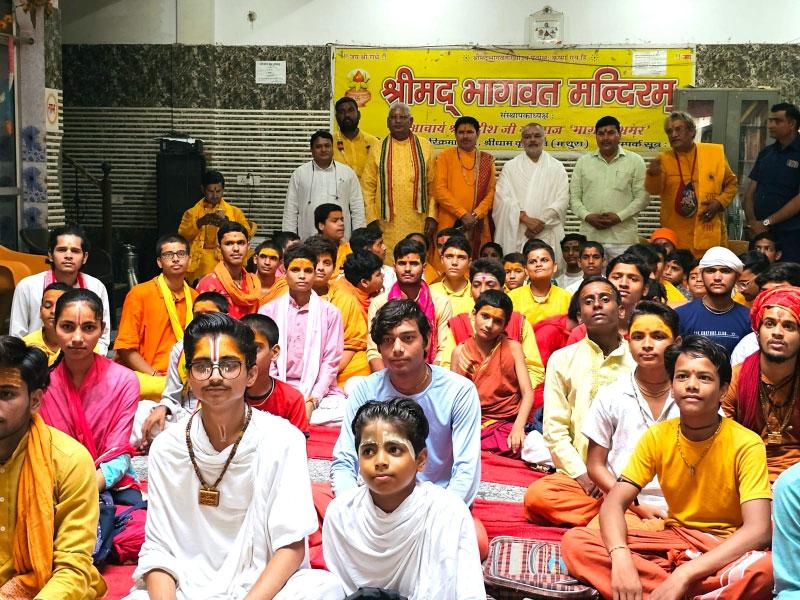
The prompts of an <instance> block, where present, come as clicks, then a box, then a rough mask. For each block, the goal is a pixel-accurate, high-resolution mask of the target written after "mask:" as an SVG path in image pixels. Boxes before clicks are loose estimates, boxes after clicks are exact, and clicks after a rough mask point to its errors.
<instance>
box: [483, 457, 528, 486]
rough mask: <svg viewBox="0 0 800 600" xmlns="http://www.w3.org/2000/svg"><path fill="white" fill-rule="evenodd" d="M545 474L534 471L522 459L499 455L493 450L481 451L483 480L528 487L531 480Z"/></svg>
mask: <svg viewBox="0 0 800 600" xmlns="http://www.w3.org/2000/svg"><path fill="white" fill-rule="evenodd" d="M543 476H544V473H540V472H539V471H534V470H533V469H531V468H530V467H528V466H527V465H526V464H525V463H524V462H522V461H521V460H516V459H514V458H506V457H504V456H498V455H497V454H492V453H491V452H481V481H491V482H492V483H504V484H506V485H518V486H520V487H525V488H526V487H528V486H529V485H530V484H531V482H533V481H536V480H537V479H539V478H540V477H543Z"/></svg>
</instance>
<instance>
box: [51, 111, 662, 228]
mask: <svg viewBox="0 0 800 600" xmlns="http://www.w3.org/2000/svg"><path fill="white" fill-rule="evenodd" d="M329 126H330V113H328V112H327V111H267V110H217V109H175V110H174V111H172V110H171V109H169V108H113V107H99V108H94V107H92V108H88V107H66V108H65V109H64V131H65V135H64V139H63V148H64V151H65V152H67V153H69V155H70V156H72V157H73V158H74V159H75V160H76V161H78V162H79V163H80V164H81V165H83V166H84V167H85V168H86V169H87V170H88V171H89V172H91V173H92V174H94V175H96V176H97V177H98V178H101V177H102V173H101V171H100V164H101V163H102V162H103V161H107V162H108V163H109V164H110V165H111V167H112V172H111V178H112V181H113V186H114V206H113V219H114V225H115V227H124V228H150V229H154V228H155V227H156V153H157V152H158V138H160V137H163V136H165V135H166V134H167V132H169V131H170V130H175V131H180V132H184V133H186V134H188V135H190V136H192V137H196V138H200V139H202V140H203V142H204V148H205V151H206V155H207V158H208V165H209V168H214V169H216V170H219V171H221V172H222V173H223V174H224V175H225V179H226V186H225V192H226V193H225V196H226V198H227V199H228V200H230V201H232V202H233V203H234V204H236V205H237V206H238V207H239V208H241V209H242V210H243V211H244V212H245V214H246V215H247V217H248V218H249V219H251V220H254V221H256V223H258V224H259V230H258V232H259V235H264V234H266V233H268V232H270V231H274V230H276V229H279V228H280V224H281V216H282V213H283V205H284V200H285V197H286V188H287V185H288V183H289V177H290V176H291V174H292V171H294V169H296V168H297V167H298V166H300V165H301V164H303V163H304V162H306V161H308V160H309V159H310V154H309V150H308V139H309V137H310V135H311V133H312V132H314V131H316V130H317V129H326V128H328V127H329ZM48 139H49V138H48ZM50 146H51V145H50V144H49V143H48V163H49V161H50ZM494 155H495V157H496V159H497V168H498V173H499V172H500V171H501V170H502V167H503V165H504V164H505V163H506V162H507V161H508V160H510V159H511V158H513V157H514V156H516V153H514V152H496V153H494ZM553 156H555V157H556V158H558V159H559V160H561V161H562V162H563V163H564V166H565V167H566V169H567V172H568V173H569V174H570V176H571V175H572V170H573V168H574V167H575V161H577V159H578V157H579V156H580V154H579V153H575V152H554V153H553ZM647 159H649V157H647ZM48 170H49V169H48ZM248 173H252V174H253V175H256V176H259V177H261V181H260V183H259V184H258V185H254V186H252V187H251V186H248V185H239V184H237V183H236V177H237V176H238V175H247V174H248ZM62 175H63V177H62V179H63V193H64V197H65V198H66V199H67V200H66V201H65V202H64V205H65V208H66V218H67V219H68V220H76V208H75V206H74V203H73V202H72V197H73V195H74V193H75V179H74V176H73V172H72V169H71V167H70V166H68V165H65V166H64V172H63V174H62ZM54 179H55V178H54ZM49 181H50V179H49V178H48V185H49ZM56 184H57V179H56V181H55V182H54V185H56ZM48 191H49V187H48ZM79 192H80V197H81V206H80V208H79V210H80V221H81V223H82V224H83V225H87V226H93V227H99V226H100V225H101V212H100V210H101V207H100V204H101V202H100V192H99V191H98V190H97V189H95V188H93V187H92V186H91V185H90V184H88V183H87V182H85V181H79ZM52 206H53V205H52V200H51V211H53V209H52ZM658 210H659V201H658V197H656V196H654V197H653V198H652V200H651V202H650V205H649V206H648V207H647V208H646V209H645V210H644V211H642V212H641V213H640V214H639V232H640V234H641V235H644V236H648V235H649V234H650V232H651V231H652V230H653V229H655V228H657V227H658V226H659V216H658ZM51 214H54V215H58V214H63V213H59V212H58V211H57V210H56V211H53V212H52V213H51ZM61 218H62V219H63V217H61ZM51 224H53V223H52V222H51ZM177 225H178V224H177V223H176V224H175V227H176V228H177ZM565 229H566V230H567V231H577V229H578V220H577V219H576V217H575V216H574V215H573V214H572V212H568V214H567V222H566V224H565Z"/></svg>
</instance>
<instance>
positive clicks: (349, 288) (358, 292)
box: [336, 277, 372, 318]
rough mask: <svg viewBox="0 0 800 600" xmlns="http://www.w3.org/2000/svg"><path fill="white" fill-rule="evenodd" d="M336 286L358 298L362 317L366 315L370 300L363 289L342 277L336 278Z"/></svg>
mask: <svg viewBox="0 0 800 600" xmlns="http://www.w3.org/2000/svg"><path fill="white" fill-rule="evenodd" d="M336 286H337V287H339V288H340V289H341V290H342V291H343V292H347V293H348V294H350V295H351V296H354V297H355V299H356V300H358V305H359V306H360V307H361V310H362V311H363V312H364V318H366V317H367V314H368V313H369V303H370V302H371V301H372V298H370V297H369V296H368V295H367V294H366V293H365V292H364V290H362V289H361V288H358V287H356V286H354V285H353V284H352V283H350V282H349V281H347V279H345V278H344V277H342V278H341V279H337V280H336Z"/></svg>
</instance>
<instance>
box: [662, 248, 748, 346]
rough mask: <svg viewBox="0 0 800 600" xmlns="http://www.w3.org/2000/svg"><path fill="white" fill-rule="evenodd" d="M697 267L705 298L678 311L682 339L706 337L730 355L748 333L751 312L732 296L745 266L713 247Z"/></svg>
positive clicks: (732, 256)
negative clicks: (694, 336) (693, 336)
mask: <svg viewBox="0 0 800 600" xmlns="http://www.w3.org/2000/svg"><path fill="white" fill-rule="evenodd" d="M699 267H700V274H701V276H702V278H703V286H704V287H705V288H706V295H705V296H703V297H702V298H698V299H697V300H693V301H692V302H689V303H688V304H684V305H683V306H681V307H679V308H678V309H677V311H676V312H677V313H678V316H679V317H680V320H681V324H680V330H681V336H686V335H689V334H690V333H695V334H697V335H702V336H705V337H707V338H709V339H710V340H711V341H712V342H716V343H717V344H719V345H720V346H722V347H723V348H725V350H726V351H727V352H728V354H729V355H730V353H731V352H732V351H733V349H734V348H735V347H736V344H738V343H739V340H741V339H742V338H743V337H744V336H746V335H747V334H748V333H750V313H749V312H748V310H747V308H746V307H745V306H742V305H741V304H738V303H736V302H734V301H733V297H732V296H731V292H732V291H733V286H734V285H736V280H737V279H739V275H740V274H741V273H742V270H743V269H744V265H743V264H742V261H741V260H739V259H738V257H737V256H736V255H735V254H734V253H733V252H731V251H730V250H728V249H727V248H723V247H722V246H714V247H713V248H709V249H708V250H707V251H706V253H705V254H703V258H701V259H700V264H699Z"/></svg>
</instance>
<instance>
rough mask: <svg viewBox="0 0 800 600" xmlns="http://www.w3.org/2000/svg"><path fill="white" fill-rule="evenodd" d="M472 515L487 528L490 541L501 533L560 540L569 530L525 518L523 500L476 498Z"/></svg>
mask: <svg viewBox="0 0 800 600" xmlns="http://www.w3.org/2000/svg"><path fill="white" fill-rule="evenodd" d="M472 515H473V516H475V517H477V518H478V519H480V521H481V523H483V526H484V527H485V528H486V533H487V534H488V536H489V541H492V540H493V539H494V538H496V537H497V536H500V535H512V536H515V537H524V538H530V539H534V540H542V541H546V542H559V541H561V538H562V536H563V535H564V533H565V532H566V531H567V530H566V529H562V528H560V527H542V526H540V525H533V524H531V523H528V521H526V520H525V513H524V512H523V508H522V503H521V502H499V501H497V500H480V499H479V500H475V504H473V505H472Z"/></svg>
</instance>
